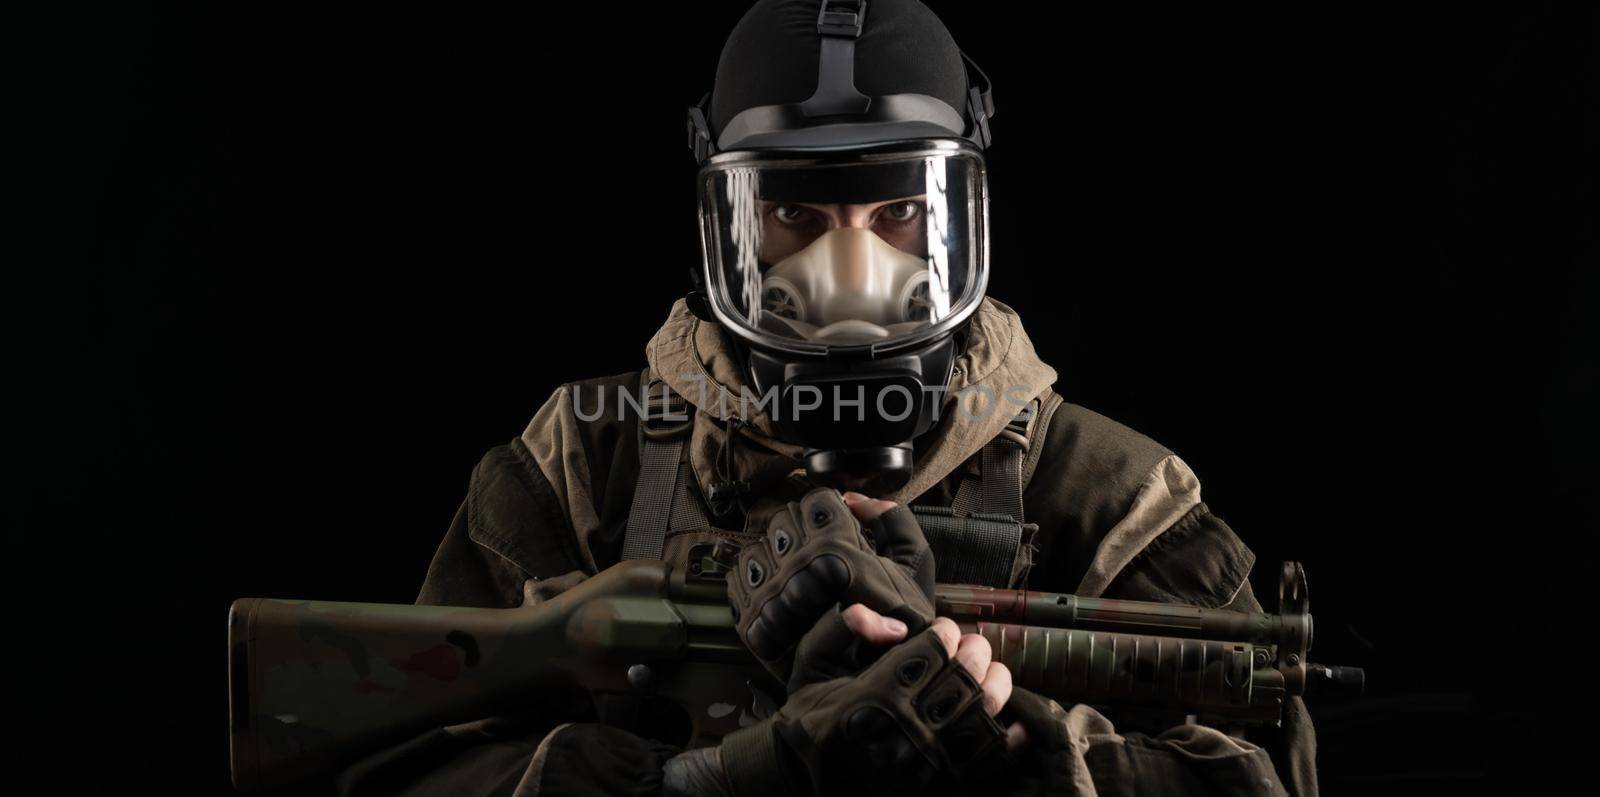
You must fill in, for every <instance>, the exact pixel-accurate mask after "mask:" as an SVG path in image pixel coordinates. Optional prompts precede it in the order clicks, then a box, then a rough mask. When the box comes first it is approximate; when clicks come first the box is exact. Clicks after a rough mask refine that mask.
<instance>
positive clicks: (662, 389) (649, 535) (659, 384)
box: [622, 370, 706, 560]
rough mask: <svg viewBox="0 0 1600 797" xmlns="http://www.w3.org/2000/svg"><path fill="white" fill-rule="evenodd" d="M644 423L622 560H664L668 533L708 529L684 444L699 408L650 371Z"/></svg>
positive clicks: (646, 381) (646, 378) (646, 380)
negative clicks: (692, 485)
mask: <svg viewBox="0 0 1600 797" xmlns="http://www.w3.org/2000/svg"><path fill="white" fill-rule="evenodd" d="M641 382H642V383H643V385H644V389H645V396H644V402H643V406H642V407H641V415H640V418H639V475H638V478H637V480H636V481H635V482H634V486H633V506H632V507H630V508H629V509H628V532H627V535H626V536H625V537H624V538H623V543H622V558H623V559H624V560H627V559H660V558H661V551H662V548H663V546H664V545H665V544H666V539H667V532H668V531H671V530H677V529H684V528H698V527H704V526H705V525H706V518H705V513H704V512H702V511H701V509H700V503H699V502H698V501H696V500H694V496H692V495H690V494H689V483H690V481H692V479H691V478H690V474H688V473H686V472H685V471H686V470H687V468H688V466H687V465H686V464H684V462H683V444H684V441H685V440H687V439H688V437H689V431H690V429H692V428H693V426H694V405H692V404H690V403H689V402H688V401H685V400H684V398H683V397H682V396H680V395H678V394H677V393H676V392H674V391H673V390H672V388H671V387H670V386H668V385H667V383H666V382H663V381H661V380H660V379H657V378H654V377H653V376H651V375H650V372H649V371H648V370H647V371H645V373H644V374H643V375H642V376H641Z"/></svg>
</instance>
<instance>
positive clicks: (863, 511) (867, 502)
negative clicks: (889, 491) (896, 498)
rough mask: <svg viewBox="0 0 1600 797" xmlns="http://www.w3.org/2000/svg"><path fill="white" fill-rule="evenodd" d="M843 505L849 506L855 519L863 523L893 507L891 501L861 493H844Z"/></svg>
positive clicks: (893, 503)
mask: <svg viewBox="0 0 1600 797" xmlns="http://www.w3.org/2000/svg"><path fill="white" fill-rule="evenodd" d="M842 497H843V498H844V504H845V506H848V507H850V513H851V514H853V515H855V516H856V519H857V520H859V521H861V522H862V523H865V522H867V521H869V520H872V519H873V518H875V517H877V516H879V515H881V514H883V513H885V512H887V511H889V510H891V509H894V508H895V506H896V504H895V502H893V501H884V500H882V499H879V498H868V497H867V496H865V495H862V494H861V493H845V494H844V495H843V496H842Z"/></svg>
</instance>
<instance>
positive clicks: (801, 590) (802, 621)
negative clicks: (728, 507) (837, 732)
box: [728, 489, 934, 688]
mask: <svg viewBox="0 0 1600 797" xmlns="http://www.w3.org/2000/svg"><path fill="white" fill-rule="evenodd" d="M868 535H870V536H868ZM933 579H934V563H933V554H932V552H931V551H930V550H929V548H928V541H927V538H925V537H924V536H923V535H922V529H921V527H919V526H918V525H917V520H916V517H915V516H914V515H913V514H912V513H911V510H910V509H908V508H907V507H904V506H897V507H895V508H893V509H890V510H889V511H887V512H884V513H883V514H882V515H880V516H878V517H877V518H874V519H873V520H872V521H870V522H869V523H868V524H867V527H866V534H864V533H863V529H862V525H861V524H860V523H859V522H857V520H856V518H855V516H854V515H853V514H851V512H850V508H849V507H848V506H846V504H845V502H844V499H843V498H841V497H840V495H839V493H838V492H837V491H835V490H831V489H818V490H813V491H811V492H809V493H807V494H806V495H805V496H804V497H803V498H801V499H800V500H799V501H796V502H791V503H790V504H789V505H788V506H786V507H785V508H784V509H782V510H780V511H779V512H778V513H777V514H775V515H774V516H773V518H772V520H771V521H770V522H769V523H768V524H767V534H766V538H765V539H764V540H763V541H761V542H757V543H752V544H750V545H746V546H745V547H744V549H743V550H741V551H740V552H739V560H738V565H737V567H736V569H735V570H734V572H733V573H730V574H729V577H728V598H729V602H730V603H731V605H732V607H733V612H734V617H735V618H736V620H737V622H738V630H739V636H740V638H741V639H743V640H744V643H745V645H746V647H748V648H749V649H750V651H751V652H752V653H754V654H755V655H756V658H757V659H759V660H760V661H761V663H762V665H764V666H765V667H766V668H767V669H768V670H770V671H771V672H772V673H773V674H774V675H776V676H777V677H778V679H779V680H780V681H786V682H789V683H790V684H791V687H792V688H799V687H800V686H803V685H804V684H805V683H810V682H813V681H815V680H820V679H821V678H822V677H832V676H835V675H840V674H844V673H845V672H856V671H857V670H858V669H859V667H858V666H854V665H849V664H840V663H838V662H831V663H823V662H821V661H818V660H813V661H805V660H802V661H801V662H800V666H799V667H798V668H797V666H796V652H797V647H801V646H800V642H801V639H802V637H805V636H806V634H807V632H809V631H811V630H812V628H813V627H818V626H819V620H824V619H825V618H826V620H825V622H823V623H822V624H821V626H820V628H819V635H818V636H817V637H816V638H815V641H814V642H812V643H809V644H808V645H807V646H805V647H804V648H802V653H804V652H805V650H806V649H811V648H817V647H818V645H819V644H820V647H821V648H826V650H821V649H818V650H816V651H815V653H816V656H813V657H811V658H812V659H817V658H818V657H821V658H826V657H828V656H842V657H843V658H845V659H850V660H854V661H855V662H856V663H857V664H860V665H863V666H864V664H865V663H866V662H865V661H864V660H862V659H861V654H860V653H859V652H858V651H859V646H858V645H855V643H854V642H853V641H852V640H853V637H852V635H851V634H849V632H848V631H847V630H845V629H844V625H843V622H842V621H841V620H840V619H839V617H838V613H837V609H838V607H839V606H840V605H841V604H843V605H846V606H848V605H850V604H853V603H862V604H865V605H866V606H867V607H868V608H870V609H873V610H875V611H877V612H878V613H879V614H882V615H884V616H886V617H892V618H894V619H896V620H899V621H901V622H903V623H905V624H906V626H907V628H908V629H909V631H908V634H916V633H919V632H920V631H922V629H924V628H926V627H927V625H928V623H929V622H931V621H932V620H933ZM838 645H844V646H848V647H850V649H851V650H850V652H848V653H841V652H840V651H838V650H836V649H834V648H836V647H837V646H838ZM797 669H798V670H799V672H798V673H797V672H796V670H797ZM791 675H802V676H803V677H800V678H798V679H792V678H791Z"/></svg>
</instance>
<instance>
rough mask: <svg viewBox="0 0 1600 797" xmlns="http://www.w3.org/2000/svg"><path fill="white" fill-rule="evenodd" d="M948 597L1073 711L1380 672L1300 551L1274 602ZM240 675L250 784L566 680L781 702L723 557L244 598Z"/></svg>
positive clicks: (234, 671) (1026, 682)
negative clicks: (747, 635) (369, 591)
mask: <svg viewBox="0 0 1600 797" xmlns="http://www.w3.org/2000/svg"><path fill="white" fill-rule="evenodd" d="M697 547H699V546H697ZM936 603H937V608H938V613H939V614H940V615H944V616H948V617H951V618H952V619H954V620H956V622H957V624H958V625H960V626H961V627H962V630H963V631H964V632H968V633H979V634H982V635H983V636H984V637H985V638H987V639H988V640H989V643H990V644H991V646H992V647H993V649H994V658H995V660H996V661H1000V662H1003V663H1005V665H1006V666H1007V667H1009V668H1010V669H1011V672H1012V674H1013V675H1012V678H1013V681H1014V683H1015V684H1016V685H1018V686H1022V687H1025V688H1027V689H1031V690H1034V691H1036V692H1038V693H1040V694H1043V695H1046V696H1049V697H1051V698H1054V699H1056V700H1058V701H1061V702H1063V703H1069V704H1070V703H1074V702H1078V703H1090V704H1094V705H1115V706H1150V707H1157V708H1164V709H1169V710H1177V711H1181V712H1183V713H1188V714H1194V715H1195V716H1196V718H1197V719H1198V720H1200V721H1210V722H1214V723H1216V722H1220V723H1234V724H1240V723H1244V724H1276V723H1279V722H1281V717H1282V708H1283V703H1284V701H1285V700H1286V699H1287V698H1288V697H1289V696H1291V695H1305V694H1308V693H1316V692H1318V691H1323V692H1334V693H1338V692H1342V693H1347V694H1349V693H1359V691H1360V689H1361V686H1362V682H1363V673H1362V671H1361V670H1360V669H1357V668H1352V667H1329V666H1322V665H1315V664H1311V663H1309V662H1307V660H1306V654H1307V652H1308V650H1309V648H1310V646H1311V631H1312V628H1311V615H1310V614H1309V612H1308V602H1307V596H1306V584H1305V573H1304V571H1303V570H1302V569H1301V567H1300V566H1299V565H1298V564H1296V563H1292V562H1290V563H1285V564H1284V566H1283V573H1282V583H1281V585H1280V592H1279V612H1278V613H1277V614H1269V613H1265V612H1232V611H1226V610H1221V609H1206V608H1200V607H1194V606H1184V605H1180V604H1170V603H1149V602H1142V601H1125V600H1110V599H1094V598H1080V597H1077V596H1074V595H1058V594H1053V593H1043V592H1029V591H1025V590H1007V589H991V588H987V587H974V586H957V585H944V584H942V585H939V586H938V588H937V601H936ZM228 681H229V705H228V708H229V723H230V734H229V735H230V743H231V747H232V750H231V763H232V772H233V783H234V786H235V787H237V788H239V789H242V790H245V791H256V790H260V789H265V788H271V787H274V786H278V785H282V784H287V783H291V782H294V781H298V780H302V779H305V778H310V777H313V776H317V775H326V774H328V773H331V772H333V771H335V770H336V769H337V768H339V767H341V766H343V765H345V764H347V763H349V762H350V761H351V760H353V759H355V758H357V757H359V756H361V755H363V754H367V753H371V752H375V751H376V750H378V749H381V748H382V747H384V746H386V745H388V744H392V743H395V742H398V741H401V740H403V739H405V738H408V737H409V736H412V735H415V734H417V733H420V732H422V731H424V730H427V729H430V728H434V727H439V726H442V725H448V724H452V723H457V722H464V721H468V720H472V719H479V718H483V717H488V716H493V715H496V714H504V713H508V712H511V711H514V710H516V709H518V708H527V707H529V706H530V705H531V704H532V703H533V702H534V701H535V700H536V699H537V698H538V697H539V696H540V695H542V694H549V693H550V690H553V689H559V688H562V687H577V688H581V689H584V690H588V691H589V692H591V693H599V694H604V693H621V694H636V695H637V694H654V695H658V696H660V697H664V698H666V699H668V700H671V701H673V702H675V703H677V704H678V705H679V706H681V707H682V708H684V709H685V710H686V711H687V713H688V715H689V718H690V722H691V724H692V729H693V737H692V741H691V744H695V745H698V744H711V743H715V742H716V741H717V740H718V739H720V738H721V737H722V736H723V735H725V734H727V733H730V732H732V731H734V730H736V729H738V728H739V727H740V726H741V725H744V724H748V723H750V722H754V721H755V718H756V717H757V716H761V715H763V714H764V713H765V712H764V710H763V707H762V705H761V701H762V700H763V699H765V698H764V697H763V695H764V694H778V695H781V694H783V688H782V686H781V685H779V684H777V682H776V681H774V680H773V679H772V678H771V676H770V675H769V674H768V673H767V672H766V670H764V669H763V668H762V667H761V666H760V664H759V663H757V662H756V660H755V658H754V657H753V656H752V655H751V654H750V653H749V652H748V650H746V648H745V646H744V644H743V642H742V641H741V640H740V639H739V637H738V634H737V633H736V631H735V627H734V620H733V617H732V613H731V612H730V611H729V607H728V598H727V592H726V587H725V582H724V580H723V572H722V568H721V567H720V566H719V563H718V561H717V559H715V558H714V557H712V556H705V557H699V558H696V557H694V556H691V562H690V564H689V566H688V567H684V568H677V569H674V568H673V567H671V566H669V565H667V564H666V563H664V562H659V561H646V560H635V561H627V562H623V563H621V564H618V565H616V566H614V567H612V568H609V569H607V570H605V571H604V572H602V573H600V574H599V575H597V576H595V577H594V578H591V579H589V580H587V581H585V582H583V583H582V584H579V585H578V586H576V587H573V588H572V589H570V590H567V591H566V592H563V593H561V594H560V595H558V596H556V597H554V598H552V599H550V600H548V601H546V602H544V603H541V604H538V605H535V606H528V607H523V608H515V609H475V608H463V607H454V606H414V605H409V604H404V605H389V604H374V603H341V602H330V601H298V600H274V599H269V598H242V599H240V600H237V601H235V602H234V603H233V606H232V607H231V609H230V611H229V616H228ZM767 701H768V705H770V699H767Z"/></svg>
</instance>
